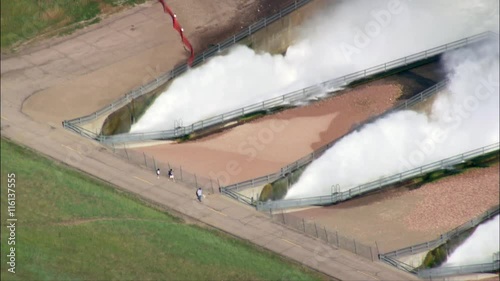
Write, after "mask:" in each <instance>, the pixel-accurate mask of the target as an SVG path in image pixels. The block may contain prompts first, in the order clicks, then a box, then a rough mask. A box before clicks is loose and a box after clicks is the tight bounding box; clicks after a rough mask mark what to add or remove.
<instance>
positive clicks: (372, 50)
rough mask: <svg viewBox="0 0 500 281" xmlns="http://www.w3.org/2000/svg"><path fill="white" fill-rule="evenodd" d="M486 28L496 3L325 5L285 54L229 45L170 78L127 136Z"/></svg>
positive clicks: (492, 22)
mask: <svg viewBox="0 0 500 281" xmlns="http://www.w3.org/2000/svg"><path fill="white" fill-rule="evenodd" d="M495 11H496V12H495ZM488 30H493V31H498V1H497V0H482V1H451V0H448V1H444V0H441V1H430V0H427V1H408V0H407V1H404V0H400V1H397V0H388V1H387V0H386V1H381V0H378V1H361V0H360V1H331V4H329V5H328V7H326V8H325V9H324V11H323V12H321V13H319V14H318V15H316V16H314V17H313V18H311V19H310V20H309V21H308V22H307V23H306V24H305V25H304V26H303V27H302V28H300V36H299V40H297V43H296V44H294V45H292V46H290V47H289V48H288V50H287V53H286V56H281V55H274V56H272V55H270V54H266V53H255V52H254V51H253V50H251V49H249V48H247V47H245V46H238V47H235V48H233V49H232V50H231V51H230V52H229V53H228V54H227V55H225V56H219V57H215V58H213V59H211V60H210V61H209V62H208V63H206V64H204V65H203V66H201V67H199V68H196V69H193V70H191V71H189V72H187V73H186V74H184V75H183V76H181V77H179V78H177V79H175V81H173V83H172V84H171V86H170V88H169V89H168V90H167V91H166V92H164V93H163V94H162V95H160V96H159V97H158V98H157V100H156V101H155V103H154V104H153V105H152V106H151V107H150V108H149V109H148V110H147V111H146V113H145V114H144V116H143V117H142V118H141V119H140V120H139V121H138V122H137V123H136V124H134V125H133V126H132V129H131V132H145V131H158V130H164V129H172V128H173V126H174V122H175V121H174V120H182V121H183V124H184V125H188V124H191V123H193V122H196V121H199V120H202V119H205V118H209V117H212V116H214V115H217V114H221V113H224V112H227V111H229V110H233V109H237V108H240V107H243V106H245V105H249V104H253V103H257V102H260V101H263V100H266V99H269V98H272V97H276V96H279V95H282V94H285V93H287V92H290V91H292V90H297V89H301V88H303V87H306V86H310V85H312V84H316V83H319V82H323V81H325V80H329V79H332V78H335V77H339V76H342V75H345V74H348V73H351V72H355V71H357V70H361V69H365V68H368V67H371V66H374V65H377V64H380V63H383V62H386V61H389V60H393V59H397V58H400V57H403V56H405V55H410V54H413V53H416V52H418V51H423V50H425V49H428V48H431V47H436V46H439V45H442V44H445V43H448V42H450V41H453V40H458V39H461V38H463V37H467V36H471V35H474V34H477V33H480V32H483V31H488ZM363 40H364V41H363Z"/></svg>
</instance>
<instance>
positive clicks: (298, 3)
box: [63, 0, 311, 139]
mask: <svg viewBox="0 0 500 281" xmlns="http://www.w3.org/2000/svg"><path fill="white" fill-rule="evenodd" d="M309 2H311V0H292V1H290V4H289V5H288V6H287V7H285V8H283V9H281V10H280V11H279V12H278V13H276V14H274V15H272V16H269V17H267V18H264V19H261V20H259V21H257V22H255V23H253V24H251V25H250V26H248V27H247V28H245V29H243V30H242V31H240V32H239V33H237V34H235V35H233V36H232V37H230V38H228V39H226V40H224V41H222V42H220V43H218V44H217V45H213V46H212V47H210V48H208V49H207V50H205V51H204V52H203V53H201V54H199V55H197V56H196V57H195V59H194V60H193V64H192V66H196V65H198V64H201V63H203V62H204V61H206V60H207V59H209V58H210V57H213V56H215V55H217V54H219V53H220V52H222V51H224V50H227V49H229V48H230V47H231V46H233V45H235V44H236V43H238V42H239V41H241V40H242V39H244V38H246V37H248V36H250V35H252V34H254V33H256V32H257V31H259V30H261V29H263V28H265V27H267V26H268V25H270V24H272V23H274V22H275V21H277V20H280V19H281V18H283V17H285V16H287V15H288V14H290V13H292V12H293V11H295V10H297V9H299V8H301V7H302V6H304V5H306V4H307V3H309ZM188 69H189V66H188V65H187V64H186V63H184V64H181V65H178V66H176V67H175V68H174V69H172V70H171V71H169V72H167V73H165V74H163V75H161V76H160V77H157V78H155V79H154V80H152V81H150V82H148V83H147V84H145V85H142V86H140V87H138V88H136V89H134V90H132V91H130V92H128V93H127V94H125V96H123V97H121V98H120V99H118V100H116V101H114V102H112V103H111V104H109V105H107V106H105V107H103V108H102V109H100V110H98V111H96V112H94V113H92V114H89V115H87V116H82V117H79V118H75V119H71V120H66V121H63V127H65V128H66V127H69V125H81V124H85V123H88V122H90V121H93V120H95V119H97V118H99V117H101V116H103V115H105V114H107V113H109V112H113V111H115V110H116V109H119V108H120V107H122V106H124V105H125V104H127V103H129V102H130V101H131V100H133V99H135V98H137V97H140V96H142V95H143V94H146V93H148V92H150V91H152V90H154V89H156V88H158V87H159V86H161V85H163V84H164V83H166V82H167V81H169V80H171V79H173V78H175V77H178V76H180V75H181V74H183V73H184V72H186V71H187V70H188ZM77 128H80V127H79V126H73V128H71V129H72V130H74V129H77ZM92 135H93V137H92V138H93V139H97V137H98V135H96V134H95V133H92Z"/></svg>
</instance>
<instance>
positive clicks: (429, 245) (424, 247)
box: [381, 205, 500, 258]
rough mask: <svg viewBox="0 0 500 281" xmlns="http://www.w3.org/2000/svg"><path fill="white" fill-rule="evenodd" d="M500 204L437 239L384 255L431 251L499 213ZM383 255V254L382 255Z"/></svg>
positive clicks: (393, 256) (399, 255)
mask: <svg viewBox="0 0 500 281" xmlns="http://www.w3.org/2000/svg"><path fill="white" fill-rule="evenodd" d="M499 210H500V206H498V205H497V206H495V207H492V208H490V209H488V210H487V211H486V212H484V213H482V214H481V215H480V216H478V217H476V218H474V219H472V220H470V221H468V222H466V223H464V224H462V225H460V226H458V227H456V228H454V229H452V230H450V231H448V232H446V233H444V234H441V235H440V236H439V237H438V238H437V239H434V240H432V241H428V242H424V243H420V244H416V245H413V246H410V247H406V248H403V249H398V250H395V251H391V252H387V253H384V254H383V256H386V257H389V258H398V257H404V256H409V255H413V254H418V253H421V252H424V251H429V250H432V249H435V248H436V247H439V246H440V245H442V244H444V243H446V242H447V241H448V240H449V239H451V238H454V237H456V236H458V235H460V234H462V233H463V232H464V231H466V230H469V229H471V228H473V227H476V226H477V225H479V224H481V223H483V222H484V221H486V220H489V219H491V218H493V217H494V216H496V215H498V214H499ZM381 256H382V255H381Z"/></svg>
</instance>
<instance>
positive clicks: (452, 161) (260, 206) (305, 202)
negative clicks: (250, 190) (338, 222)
mask: <svg viewBox="0 0 500 281" xmlns="http://www.w3.org/2000/svg"><path fill="white" fill-rule="evenodd" d="M498 149H499V143H495V144H491V145H488V146H484V147H481V148H478V149H474V150H471V151H468V152H465V153H462V154H458V155H455V156H453V157H449V158H446V159H443V160H441V161H436V162H433V163H430V164H427V165H424V166H421V167H417V168H414V169H411V170H408V171H405V172H402V173H398V174H395V175H392V176H388V177H384V178H381V179H379V180H376V181H372V182H369V183H366V184H362V185H359V186H357V187H354V188H351V189H349V190H347V191H344V192H338V193H333V194H331V195H323V196H315V197H309V198H300V199H283V200H276V201H267V202H262V201H259V202H257V210H269V209H286V208H297V207H305V206H312V205H331V204H334V203H338V202H342V201H346V200H349V199H351V198H353V197H357V196H360V195H363V194H366V193H369V192H373V191H376V190H380V189H382V188H384V187H386V186H388V185H391V184H395V183H400V182H403V181H406V180H409V179H412V178H415V177H419V176H423V175H425V174H427V173H430V172H434V171H437V170H442V169H448V168H449V167H452V166H454V165H456V164H460V163H463V162H465V161H467V160H470V159H473V158H475V157H478V156H481V155H485V154H488V153H491V152H495V151H498Z"/></svg>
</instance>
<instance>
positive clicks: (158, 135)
mask: <svg viewBox="0 0 500 281" xmlns="http://www.w3.org/2000/svg"><path fill="white" fill-rule="evenodd" d="M309 1H310V0H308V1H305V0H297V2H296V4H294V5H293V8H294V9H295V7H301V5H302V6H303V5H305V4H306V3H307V2H309ZM299 2H300V3H299ZM290 7H292V6H290ZM290 7H289V8H285V10H287V9H288V10H290ZM288 10H287V11H288ZM291 11H293V10H291ZM291 11H290V12H289V13H291ZM281 15H282V16H283V13H281ZM272 17H275V16H272ZM278 19H279V18H278ZM249 30H254V29H249ZM245 32H249V31H245ZM493 35H495V33H493V32H484V33H481V34H478V35H474V36H471V37H467V38H464V39H461V40H457V41H454V42H451V43H448V44H445V45H442V46H439V47H435V48H432V49H428V50H425V51H422V52H419V53H416V54H413V55H410V56H407V57H403V58H400V59H397V60H393V61H390V62H387V63H384V64H380V65H378V66H375V67H371V68H368V69H365V70H361V71H358V72H355V73H351V74H348V75H345V76H342V77H339V78H335V79H332V80H329V81H326V82H323V83H320V84H317V85H313V86H310V87H307V88H304V89H301V90H297V91H294V92H291V93H288V94H285V95H282V96H278V97H275V98H271V99H268V100H265V101H262V102H258V103H255V104H252V105H249V106H245V107H242V108H239V109H235V110H233V111H230V112H226V113H223V114H220V115H217V116H214V117H211V118H208V119H205V120H201V121H198V122H195V123H193V124H191V125H188V126H182V127H178V128H174V129H171V130H163V131H157V132H148V133H124V134H117V135H111V136H104V135H96V134H95V133H92V136H93V137H92V138H93V139H96V140H98V141H100V142H104V143H122V142H139V141H145V140H158V139H173V138H179V137H181V136H184V135H188V134H190V133H193V132H195V131H199V130H203V129H206V128H209V127H212V126H214V125H217V124H222V123H224V122H227V121H231V120H234V119H237V118H239V117H242V116H244V115H246V114H249V113H254V112H258V111H262V110H269V109H272V108H275V107H277V106H280V105H289V104H293V103H297V102H302V101H304V100H307V99H309V98H311V97H315V96H322V95H324V94H325V92H331V91H334V90H335V89H339V88H340V87H343V86H346V85H348V84H349V83H351V82H353V81H356V80H360V79H364V78H367V77H370V76H372V75H374V74H379V73H381V72H387V71H390V70H393V69H395V68H398V67H403V66H406V65H409V64H412V63H415V62H417V61H420V60H422V59H427V58H430V57H433V56H436V55H439V54H442V53H444V52H447V51H451V50H454V49H458V48H461V47H464V46H467V45H469V44H473V43H476V42H479V41H482V40H485V39H487V38H490V37H492V36H493ZM234 38H237V37H234ZM218 46H220V44H219V45H218ZM224 46H225V45H224ZM207 52H208V51H207ZM216 53H217V52H215V53H214V54H216ZM195 61H196V59H195ZM186 70H187V66H181V67H177V68H174V69H173V70H172V71H170V72H168V73H166V74H164V75H163V76H161V77H158V78H156V79H155V80H153V81H151V82H149V83H148V84H146V85H143V86H141V87H139V88H138V89H135V90H133V91H131V92H130V93H128V94H126V95H125V96H124V97H122V98H121V99H119V100H117V101H115V102H113V103H111V104H110V105H108V106H106V107H105V108H103V109H101V110H99V111H97V112H94V113H92V114H90V115H87V116H84V117H80V118H76V119H72V120H69V121H63V127H70V125H79V124H84V123H87V122H89V121H92V120H95V119H97V118H99V117H100V116H102V115H104V114H106V113H108V112H109V111H114V110H115V109H118V108H120V107H122V106H123V105H125V104H127V103H128V102H130V101H131V100H133V99H135V98H137V97H139V96H141V95H143V94H146V93H148V92H150V91H152V90H154V89H156V88H157V87H159V86H160V85H162V84H163V83H165V82H167V81H168V80H170V79H173V78H175V77H177V76H179V75H181V74H182V73H184V72H185V71H186ZM77 128H79V126H73V127H72V128H71V129H72V130H75V129H77Z"/></svg>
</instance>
